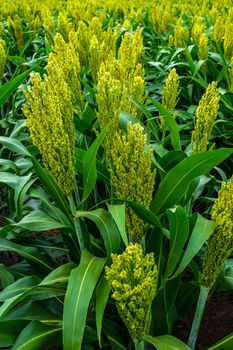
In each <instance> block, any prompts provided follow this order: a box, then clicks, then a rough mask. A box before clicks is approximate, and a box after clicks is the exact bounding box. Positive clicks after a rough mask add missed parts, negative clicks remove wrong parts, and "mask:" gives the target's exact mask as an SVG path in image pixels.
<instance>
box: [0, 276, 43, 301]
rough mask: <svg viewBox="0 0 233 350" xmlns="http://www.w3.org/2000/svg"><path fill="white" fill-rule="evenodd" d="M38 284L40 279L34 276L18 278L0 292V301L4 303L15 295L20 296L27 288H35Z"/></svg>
mask: <svg viewBox="0 0 233 350" xmlns="http://www.w3.org/2000/svg"><path fill="white" fill-rule="evenodd" d="M39 282H40V279H39V278H38V277H36V276H27V277H23V278H20V279H19V280H17V281H16V282H14V283H12V284H11V285H9V286H8V287H6V288H5V289H3V290H2V291H1V292H0V301H5V300H8V299H11V298H12V297H15V296H16V295H19V294H22V293H23V292H25V291H26V290H28V288H31V287H34V286H37V284H38V283H39Z"/></svg>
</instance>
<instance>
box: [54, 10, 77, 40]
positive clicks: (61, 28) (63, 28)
mask: <svg viewBox="0 0 233 350" xmlns="http://www.w3.org/2000/svg"><path fill="white" fill-rule="evenodd" d="M57 26H58V32H59V33H60V34H61V35H62V37H63V39H64V40H65V42H67V43H68V41H69V33H70V32H71V31H72V30H74V26H73V24H72V23H71V22H70V21H69V20H68V18H67V16H66V13H64V12H63V11H61V12H60V13H59V15H58V19H57Z"/></svg>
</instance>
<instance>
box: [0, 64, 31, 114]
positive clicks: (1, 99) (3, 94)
mask: <svg viewBox="0 0 233 350" xmlns="http://www.w3.org/2000/svg"><path fill="white" fill-rule="evenodd" d="M31 71H32V69H28V70H26V71H25V72H23V73H22V74H20V75H18V76H17V77H15V78H13V79H11V80H10V81H8V82H7V83H6V84H4V85H2V86H0V107H1V106H2V105H3V104H4V103H5V102H6V101H7V100H8V98H9V97H10V96H11V94H12V93H13V92H14V91H15V90H16V89H17V88H18V87H19V85H21V84H22V83H23V82H24V80H25V79H26V78H27V76H28V75H29V73H30V72H31Z"/></svg>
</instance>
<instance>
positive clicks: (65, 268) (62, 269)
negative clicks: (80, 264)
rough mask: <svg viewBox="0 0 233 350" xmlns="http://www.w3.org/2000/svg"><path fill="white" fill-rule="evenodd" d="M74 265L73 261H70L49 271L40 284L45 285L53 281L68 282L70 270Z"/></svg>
mask: <svg viewBox="0 0 233 350" xmlns="http://www.w3.org/2000/svg"><path fill="white" fill-rule="evenodd" d="M75 267H76V265H75V263H73V262H70V263H67V264H64V265H61V266H59V267H57V268H56V269H55V270H53V271H52V272H50V274H48V276H46V277H45V278H44V279H43V280H42V281H41V282H40V284H39V285H40V286H47V285H51V284H54V283H66V282H68V279H69V276H70V273H71V270H72V269H74V268H75Z"/></svg>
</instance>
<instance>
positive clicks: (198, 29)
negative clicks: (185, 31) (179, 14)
mask: <svg viewBox="0 0 233 350" xmlns="http://www.w3.org/2000/svg"><path fill="white" fill-rule="evenodd" d="M203 34H205V23H204V19H203V18H202V17H200V16H195V17H194V19H193V27H192V31H191V36H192V38H193V42H194V44H196V45H199V40H200V38H201V36H202V35H203Z"/></svg>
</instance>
